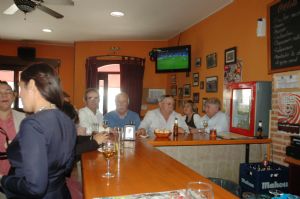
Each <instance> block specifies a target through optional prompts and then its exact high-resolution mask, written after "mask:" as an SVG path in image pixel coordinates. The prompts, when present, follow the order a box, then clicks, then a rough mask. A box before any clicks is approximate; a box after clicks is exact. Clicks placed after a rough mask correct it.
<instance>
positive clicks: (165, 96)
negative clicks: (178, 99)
mask: <svg viewBox="0 0 300 199" xmlns="http://www.w3.org/2000/svg"><path fill="white" fill-rule="evenodd" d="M168 97H170V98H172V99H173V95H162V96H160V97H159V98H158V102H162V101H163V100H164V99H166V98H168Z"/></svg>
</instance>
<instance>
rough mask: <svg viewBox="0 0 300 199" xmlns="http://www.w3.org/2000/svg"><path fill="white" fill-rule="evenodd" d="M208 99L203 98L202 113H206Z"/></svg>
mask: <svg viewBox="0 0 300 199" xmlns="http://www.w3.org/2000/svg"><path fill="white" fill-rule="evenodd" d="M207 99H208V98H207V97H203V98H202V113H205V103H206V101H207Z"/></svg>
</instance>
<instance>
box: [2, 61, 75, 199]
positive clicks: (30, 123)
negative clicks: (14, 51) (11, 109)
mask: <svg viewBox="0 0 300 199" xmlns="http://www.w3.org/2000/svg"><path fill="white" fill-rule="evenodd" d="M20 88H21V92H20V96H21V98H22V102H23V106H24V111H26V112H31V113H33V114H32V115H30V116H28V117H27V118H25V119H24V120H23V121H22V123H21V126H20V130H19V133H18V134H17V136H16V137H15V139H14V140H13V141H12V142H11V144H9V146H8V149H7V153H8V159H9V161H10V163H11V170H10V172H9V174H8V175H7V176H3V177H2V179H1V185H2V188H3V190H4V192H5V194H6V196H7V198H39V199H50V198H51V199H52V198H55V199H69V198H71V196H70V193H69V190H68V188H67V186H66V181H65V177H66V175H68V174H69V173H70V172H71V170H72V166H73V161H74V154H75V151H74V147H75V142H76V129H75V125H74V123H73V122H72V120H71V119H70V118H69V117H68V116H67V115H66V114H64V113H63V112H61V111H60V110H59V109H58V108H60V107H61V106H62V103H63V100H62V99H63V98H62V90H61V87H60V81H59V78H58V76H57V74H56V72H55V70H54V69H53V68H52V67H50V66H49V65H47V64H43V63H36V64H33V65H31V66H29V67H27V68H26V69H25V70H24V71H23V72H22V73H21V81H20Z"/></svg>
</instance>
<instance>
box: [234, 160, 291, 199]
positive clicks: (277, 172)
mask: <svg viewBox="0 0 300 199" xmlns="http://www.w3.org/2000/svg"><path fill="white" fill-rule="evenodd" d="M239 183H240V186H241V190H242V192H253V193H256V194H267V193H269V190H270V189H278V190H280V191H283V192H284V193H287V192H288V168H287V167H285V166H281V165H279V164H276V163H272V162H269V163H268V165H267V166H264V165H263V164H262V163H242V164H240V178H239Z"/></svg>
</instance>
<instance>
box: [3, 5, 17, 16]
mask: <svg viewBox="0 0 300 199" xmlns="http://www.w3.org/2000/svg"><path fill="white" fill-rule="evenodd" d="M17 10H19V9H18V7H17V6H16V4H12V5H11V6H10V7H9V8H7V9H6V10H5V11H4V12H3V13H4V14H6V15H13V14H15V12H17Z"/></svg>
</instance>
